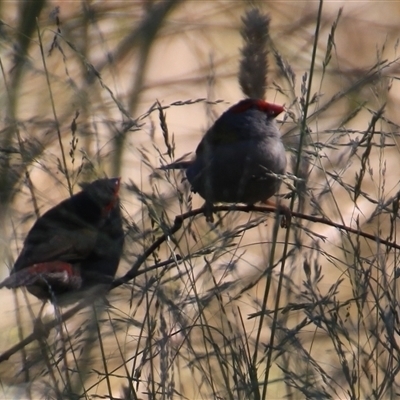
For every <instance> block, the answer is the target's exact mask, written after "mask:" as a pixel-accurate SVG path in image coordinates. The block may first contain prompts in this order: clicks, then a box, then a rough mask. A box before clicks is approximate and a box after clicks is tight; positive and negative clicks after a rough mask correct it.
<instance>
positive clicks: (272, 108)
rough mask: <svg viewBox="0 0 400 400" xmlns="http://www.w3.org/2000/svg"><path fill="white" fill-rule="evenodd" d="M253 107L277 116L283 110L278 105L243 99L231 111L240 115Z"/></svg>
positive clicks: (259, 100)
mask: <svg viewBox="0 0 400 400" xmlns="http://www.w3.org/2000/svg"><path fill="white" fill-rule="evenodd" d="M253 106H256V108H258V109H259V110H261V111H265V112H266V113H268V114H271V115H278V114H280V113H281V112H282V111H283V110H284V108H283V107H282V106H280V105H277V104H272V103H267V102H266V101H264V100H261V99H245V100H242V101H240V102H239V103H238V104H236V105H234V106H233V107H231V111H232V112H234V113H235V114H240V113H242V112H244V111H246V110H248V109H249V108H251V107H253Z"/></svg>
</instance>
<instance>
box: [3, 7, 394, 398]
mask: <svg viewBox="0 0 400 400" xmlns="http://www.w3.org/2000/svg"><path fill="white" fill-rule="evenodd" d="M252 7H257V8H258V9H259V10H260V12H261V13H263V14H269V16H270V18H271V22H270V26H269V39H268V40H269V42H268V43H269V48H270V52H269V55H268V62H269V67H268V75H267V90H266V99H267V101H270V102H273V103H277V104H284V105H285V107H286V109H287V112H286V113H285V115H281V116H279V118H278V120H279V126H280V130H281V132H282V137H283V141H284V143H285V146H286V148H287V157H288V160H289V161H290V162H289V168H288V173H289V174H295V175H297V176H298V177H299V179H300V181H298V180H293V178H291V177H290V175H289V176H288V180H287V183H286V184H285V185H283V187H282V189H281V194H282V195H289V194H290V193H292V190H293V189H294V184H295V183H296V182H297V184H296V191H295V192H296V198H295V201H294V210H295V211H297V212H299V213H304V214H306V215H313V216H316V217H325V218H329V219H331V220H332V221H335V222H337V223H340V224H343V225H346V226H348V227H352V228H354V229H356V230H357V229H358V230H361V231H363V232H366V233H370V234H372V235H377V236H378V237H380V238H381V239H384V240H388V241H390V242H396V233H397V224H396V219H397V208H396V207H397V205H398V199H399V197H398V193H399V189H400V188H399V178H400V168H399V161H398V160H399V134H398V133H399V124H400V117H399V115H398V113H397V112H396V111H397V105H398V101H399V99H398V96H399V93H400V91H399V78H398V77H399V58H398V44H399V38H400V29H399V24H398V21H399V17H400V3H398V2H385V1H364V2H347V1H343V2H340V1H335V2H324V3H323V5H322V7H321V3H320V2H316V1H302V2H286V1H263V2H247V1H218V0H216V1H193V0H191V1H184V0H164V1H150V0H148V1H112V2H109V1H81V2H78V1H62V2H56V1H44V0H43V1H42V0H37V1H34V2H27V1H18V2H1V3H0V19H1V21H0V61H1V65H0V66H1V79H0V102H1V107H0V115H1V120H0V121H1V128H0V129H1V135H0V168H1V173H0V201H1V211H0V216H1V224H0V231H1V236H0V239H1V241H0V254H1V259H2V261H3V262H2V265H1V266H0V279H1V280H2V279H4V278H5V277H6V276H8V274H9V270H10V268H12V265H13V262H14V261H15V259H16V257H17V255H18V251H19V250H20V249H21V245H22V243H23V239H24V237H25V235H26V233H27V231H28V230H29V229H30V227H31V226H32V224H33V222H34V221H35V219H36V218H37V215H41V214H43V212H45V211H46V210H47V209H48V208H50V207H52V206H54V205H55V204H57V203H58V202H59V201H60V200H62V199H64V198H66V197H68V195H69V194H70V189H72V192H77V191H78V190H79V186H78V183H79V182H82V181H90V180H93V179H96V178H98V177H102V176H104V175H107V176H121V177H122V182H123V189H122V195H121V199H122V204H123V214H124V218H125V230H126V233H127V240H126V245H125V251H124V259H123V261H122V262H121V265H120V268H119V271H118V276H122V275H123V274H124V273H125V272H126V271H128V270H129V268H130V266H132V265H133V263H134V262H135V261H136V260H137V258H138V256H139V255H141V254H143V252H144V250H145V249H147V248H148V247H149V246H150V245H151V244H152V243H153V242H154V240H155V239H156V238H157V237H159V236H160V235H161V234H162V233H163V232H165V230H166V229H167V227H169V226H171V225H172V224H173V221H174V218H175V216H176V215H179V214H181V213H183V212H185V211H187V210H189V209H191V208H197V207H200V206H201V205H202V203H203V201H202V199H201V198H200V197H199V196H197V195H192V194H191V193H190V188H189V187H188V184H187V182H186V181H184V180H183V181H182V178H183V175H182V174H180V173H179V172H169V173H165V172H162V171H160V170H158V169H157V168H158V167H160V166H161V165H162V164H165V163H167V162H170V161H171V158H170V156H169V155H167V147H166V145H165V139H164V137H163V132H162V128H161V126H160V116H159V105H160V106H161V107H162V109H163V112H164V114H165V118H166V123H167V128H168V133H169V141H170V143H172V144H173V157H172V158H174V157H176V158H179V157H180V156H182V155H184V154H187V153H190V152H192V151H194V150H195V148H196V145H197V144H198V142H199V140H200V139H201V137H202V135H203V134H204V133H205V131H206V130H207V128H208V127H209V126H210V125H211V124H212V122H213V121H214V120H215V119H216V118H217V117H218V116H219V115H220V114H221V113H222V112H223V111H224V110H226V109H227V108H228V107H229V106H230V105H231V104H234V103H236V102H237V101H238V100H240V99H241V98H243V97H244V95H243V93H242V92H241V89H240V86H239V83H238V79H237V74H238V69H239V61H240V48H241V47H242V46H243V39H242V36H241V34H240V32H241V29H242V27H243V26H242V20H241V18H242V17H243V16H244V14H245V12H246V10H249V9H251V8H252ZM316 32H318V36H316ZM316 39H317V40H316ZM310 79H311V83H310ZM158 102H159V105H158ZM298 160H300V161H301V162H298ZM297 164H298V165H297ZM284 201H285V202H286V203H287V205H289V204H290V202H291V200H290V199H286V200H284ZM218 218H219V222H218V224H217V225H216V226H211V224H208V223H206V221H205V219H204V217H201V216H200V217H196V218H193V219H192V220H190V221H186V222H185V224H184V225H183V227H182V229H181V230H180V231H179V232H178V233H177V234H176V235H174V237H173V238H172V239H171V240H170V241H168V242H166V243H165V244H163V246H161V247H160V248H159V249H158V251H157V252H156V253H154V254H152V256H151V257H149V258H148V259H147V260H146V263H145V264H144V265H143V269H145V268H148V267H149V266H152V265H153V264H154V263H156V262H159V261H164V260H166V259H169V258H171V257H172V258H173V257H176V256H177V255H179V256H181V257H183V258H184V260H183V262H176V263H174V264H172V265H170V266H169V267H167V268H163V269H158V270H151V271H149V272H148V273H143V275H140V276H138V277H137V278H136V279H135V280H134V282H131V283H129V284H127V285H124V286H122V287H120V288H117V289H116V290H113V291H112V292H111V293H110V294H109V296H108V301H109V303H110V304H109V305H104V304H103V305H101V306H99V310H98V312H97V313H95V312H94V311H93V310H92V311H91V310H90V309H89V310H86V311H83V312H81V313H79V315H76V316H74V317H73V318H72V319H70V320H69V321H68V322H67V324H66V326H65V327H64V329H65V330H66V331H67V332H68V335H67V336H68V340H67V339H66V336H65V335H64V336H63V335H61V333H60V330H57V329H56V330H55V331H54V332H51V334H50V336H49V338H48V339H47V341H46V345H47V347H46V349H43V347H42V348H39V346H37V344H36V343H35V342H33V343H31V344H30V345H29V346H28V347H27V348H26V349H25V352H23V353H21V352H18V353H16V354H15V355H13V356H12V357H11V358H10V359H9V360H7V361H4V362H2V363H0V382H1V385H0V398H12V397H15V398H17V397H20V398H39V397H43V398H77V396H80V397H83V398H96V396H97V397H101V396H108V398H132V399H134V398H187V399H200V398H207V399H209V398H210V399H211V398H217V397H219V398H231V399H233V398H235V399H236V398H263V396H264V398H265V396H266V395H268V397H267V398H274V399H275V398H276V399H278V398H284V397H289V398H293V399H302V398H318V399H321V398H332V399H344V398H354V399H356V398H360V399H361V398H372V397H373V398H382V399H383V398H392V397H394V396H395V393H396V391H398V389H399V388H398V386H397V385H398V383H399V380H398V377H397V375H398V356H399V355H400V354H399V349H398V346H397V342H398V338H397V335H398V332H397V329H398V327H397V325H398V316H397V313H398V311H397V309H398V304H397V280H396V279H397V276H398V274H397V268H398V266H397V262H396V259H398V250H396V249H393V248H391V247H390V246H387V245H384V244H382V243H380V241H379V240H367V239H365V238H363V237H362V236H360V235H357V234H349V233H348V232H346V231H345V230H343V229H341V230H339V229H337V228H335V227H332V226H328V225H326V224H321V223H315V222H312V221H309V220H307V219H302V218H294V221H293V226H292V227H291V229H290V232H289V235H288V236H287V235H286V231H284V230H281V229H280V230H279V231H278V230H277V229H276V228H277V225H276V221H275V220H276V217H275V216H274V215H273V214H256V213H249V214H245V213H240V212H228V213H221V214H219V216H218ZM0 296H1V304H2V305H1V307H0V326H1V330H0V353H1V352H3V351H5V350H6V349H8V348H9V347H11V346H12V345H13V344H15V343H17V342H18V341H19V340H21V339H22V338H23V337H25V336H27V335H28V334H29V333H31V332H32V318H33V317H32V314H33V315H36V314H37V312H38V310H39V308H40V302H39V301H38V300H37V299H35V298H32V297H31V296H30V295H29V294H26V293H24V292H23V291H22V290H19V291H17V292H16V293H13V292H11V291H8V290H6V289H2V291H1V292H0ZM277 299H278V301H277ZM263 304H264V306H263ZM265 309H266V312H262V313H260V311H261V310H264V311H265ZM254 313H256V315H253V314H254ZM257 313H258V314H257ZM261 314H262V315H263V316H262V317H260V315H261ZM249 316H253V318H251V319H248V317H249ZM53 317H54V310H53V308H52V307H51V306H49V307H48V310H47V314H46V318H49V319H51V318H53ZM94 327H96V329H95V328H94ZM97 327H99V329H97ZM271 330H272V331H273V332H274V333H275V335H273V336H274V338H275V339H274V340H273V341H272V342H271V335H270V333H271ZM99 332H101V333H99ZM100 336H101V340H100ZM99 340H100V342H101V343H103V344H104V347H103V346H102V349H103V350H101V351H100V348H99ZM44 353H45V354H46V356H44ZM74 396H75V397H74ZM113 396H114V397H113ZM103 398H104V397H103Z"/></svg>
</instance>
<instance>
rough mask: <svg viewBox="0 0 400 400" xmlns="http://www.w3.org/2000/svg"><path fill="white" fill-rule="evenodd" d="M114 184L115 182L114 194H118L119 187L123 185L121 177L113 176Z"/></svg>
mask: <svg viewBox="0 0 400 400" xmlns="http://www.w3.org/2000/svg"><path fill="white" fill-rule="evenodd" d="M112 180H113V184H114V195H115V196H118V193H119V189H120V187H121V177H118V178H113V179H112Z"/></svg>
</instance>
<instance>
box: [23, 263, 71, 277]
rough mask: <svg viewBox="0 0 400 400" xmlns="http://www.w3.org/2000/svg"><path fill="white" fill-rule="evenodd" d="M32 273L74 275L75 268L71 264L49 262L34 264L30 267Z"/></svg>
mask: <svg viewBox="0 0 400 400" xmlns="http://www.w3.org/2000/svg"><path fill="white" fill-rule="evenodd" d="M29 270H30V272H31V273H34V274H35V273H36V274H42V273H51V272H66V273H67V274H68V275H73V274H74V268H73V267H72V265H71V264H70V263H67V262H64V261H49V262H44V263H38V264H33V265H32V266H31V267H29Z"/></svg>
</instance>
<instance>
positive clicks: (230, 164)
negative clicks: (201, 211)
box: [161, 98, 291, 226]
mask: <svg viewBox="0 0 400 400" xmlns="http://www.w3.org/2000/svg"><path fill="white" fill-rule="evenodd" d="M283 111H284V107H283V106H280V105H277V104H272V103H268V102H266V101H265V100H262V99H252V98H247V99H243V100H241V101H239V102H238V103H237V104H235V105H233V106H231V107H230V108H229V109H228V110H226V111H225V112H224V113H223V114H222V115H221V116H220V117H219V118H218V119H217V120H216V121H215V123H214V124H213V125H212V126H211V127H210V128H209V129H208V130H207V132H206V133H205V135H204V136H203V138H202V139H201V141H200V143H199V145H198V146H197V149H196V152H195V156H194V158H192V159H191V160H188V161H184V160H183V161H182V160H178V161H176V162H173V163H171V164H168V165H164V166H162V167H161V169H162V170H170V169H184V170H185V171H186V178H187V179H188V181H189V183H190V185H191V189H192V191H193V192H194V193H198V194H199V195H200V196H201V197H202V198H203V199H205V201H206V203H205V215H206V218H207V220H208V221H211V222H212V221H213V217H212V211H210V210H212V204H214V203H245V204H248V205H253V204H254V203H257V202H263V203H265V204H269V205H274V206H275V207H278V208H279V209H280V210H281V212H283V214H284V215H285V216H286V220H290V215H291V214H290V209H289V208H288V207H286V206H284V205H279V206H277V205H276V204H273V203H272V202H271V201H270V200H269V199H270V198H271V197H272V196H273V195H274V194H276V193H277V192H278V190H279V188H280V185H281V180H282V175H284V174H285V171H286V154H285V148H284V145H283V143H282V140H281V137H280V132H279V129H278V126H277V124H276V121H275V118H276V117H277V116H278V115H279V114H281V113H282V112H283ZM287 223H288V221H284V222H283V226H285V225H287Z"/></svg>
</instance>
